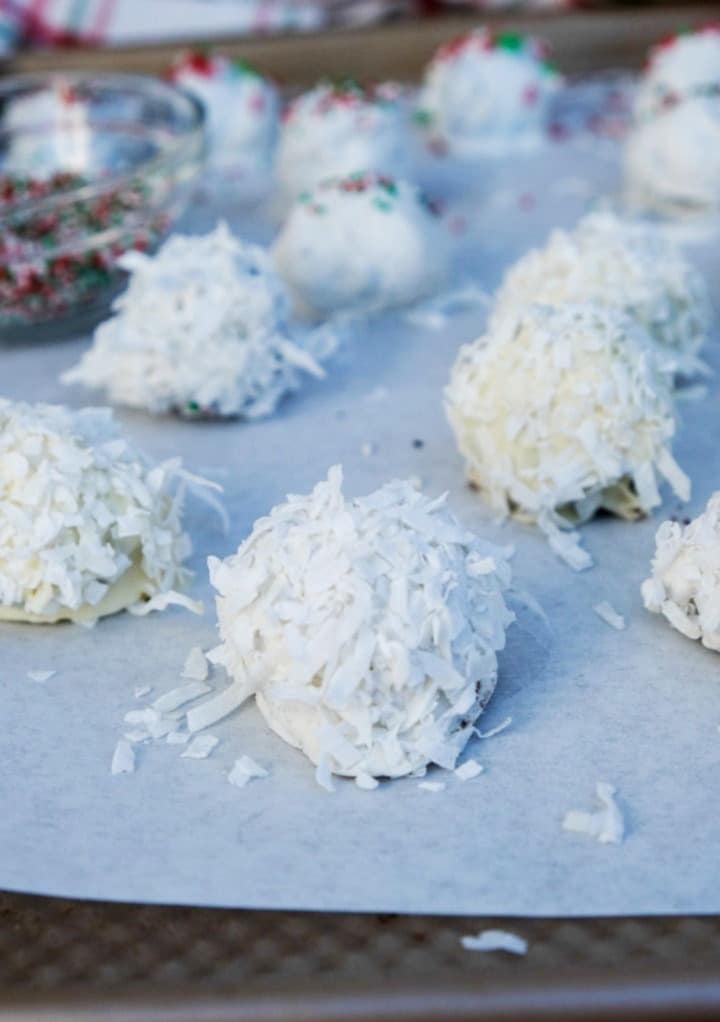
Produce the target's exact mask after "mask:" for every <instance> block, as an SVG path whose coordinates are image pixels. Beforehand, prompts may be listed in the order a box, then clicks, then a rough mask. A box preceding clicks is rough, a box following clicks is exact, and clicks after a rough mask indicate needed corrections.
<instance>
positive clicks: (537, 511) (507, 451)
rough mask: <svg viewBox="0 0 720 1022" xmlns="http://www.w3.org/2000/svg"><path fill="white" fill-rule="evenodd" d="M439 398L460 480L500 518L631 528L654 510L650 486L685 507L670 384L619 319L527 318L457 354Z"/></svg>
mask: <svg viewBox="0 0 720 1022" xmlns="http://www.w3.org/2000/svg"><path fill="white" fill-rule="evenodd" d="M445 396H446V408H447V414H448V418H449V420H450V423H451V425H452V427H453V429H454V431H455V435H456V438H457V442H458V445H459V448H460V451H461V453H462V454H463V456H464V458H465V460H466V463H467V473H468V477H469V479H470V480H471V481H472V482H473V483H475V484H476V485H477V486H478V487H479V488H480V490H481V491H482V493H483V496H484V497H485V498H486V499H487V500H488V501H489V502H490V504H491V505H492V506H493V507H495V508H497V509H499V510H501V511H503V512H505V511H508V510H509V511H514V512H517V513H519V514H520V515H521V516H522V517H524V518H526V519H528V520H531V521H533V520H534V521H538V522H539V523H540V524H541V525H542V524H546V523H550V524H554V525H560V526H562V524H563V518H564V519H565V520H566V521H585V520H587V519H588V518H590V517H591V516H592V515H593V514H594V513H595V512H596V511H597V510H598V509H599V508H601V507H603V508H606V509H607V510H609V511H613V512H615V513H617V514H621V515H623V516H624V517H628V518H632V517H637V516H638V515H640V514H643V513H646V512H648V511H650V510H651V509H652V508H653V507H655V506H656V505H657V504H659V503H660V494H659V492H658V486H657V483H658V477H665V478H666V479H667V480H668V481H669V482H670V483H671V485H672V487H673V489H674V490H675V492H676V493H677V494H678V495H679V496H681V497H682V498H683V499H687V498H688V496H689V482H688V480H687V477H686V476H685V475H684V474H683V473H682V472H681V471H680V469H679V468H678V466H677V465H676V463H675V461H674V459H673V457H672V454H671V453H670V446H669V445H670V442H671V440H672V437H673V434H674V432H675V416H674V409H673V402H672V396H671V393H670V390H669V384H668V380H667V378H666V376H665V375H664V374H662V373H661V372H660V371H659V369H658V368H657V365H656V360H655V358H654V357H653V353H652V350H651V343H650V341H649V339H648V338H647V335H646V333H645V332H644V331H643V330H642V328H641V327H640V326H639V325H638V324H637V323H636V322H635V321H634V320H631V319H629V318H627V317H626V316H624V315H623V314H622V313H621V312H619V311H618V310H616V309H612V308H608V307H607V306H600V305H590V304H588V305H578V306H571V305H567V306H559V307H550V306H539V305H537V306H528V307H527V308H526V309H525V310H523V311H522V312H521V313H520V314H519V315H518V316H517V317H516V318H515V319H512V318H509V317H508V318H506V319H504V320H502V321H501V322H500V323H498V324H497V325H496V326H495V327H494V329H493V331H492V332H491V333H490V334H489V335H487V336H485V337H481V338H480V339H479V340H477V341H475V342H474V343H472V344H468V345H466V346H465V347H463V348H462V349H461V350H460V354H459V356H458V358H457V361H456V362H455V365H454V367H453V370H452V375H451V379H450V384H449V386H448V388H447V390H446V394H445ZM557 512H560V513H561V515H562V518H561V517H559V516H558V515H557Z"/></svg>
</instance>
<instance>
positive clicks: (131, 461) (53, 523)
mask: <svg viewBox="0 0 720 1022" xmlns="http://www.w3.org/2000/svg"><path fill="white" fill-rule="evenodd" d="M187 478H190V477H187ZM187 478H186V473H184V472H183V469H182V468H181V466H180V461H179V459H176V460H171V461H166V462H163V463H161V464H159V465H155V466H153V465H151V464H150V463H149V462H148V461H147V460H146V459H145V458H144V457H143V456H142V455H141V454H140V453H139V452H137V451H136V450H134V448H133V447H132V446H131V445H130V444H129V443H128V441H127V440H126V439H125V438H124V437H123V435H122V433H121V432H120V430H119V428H118V426H117V424H116V423H115V421H114V420H113V418H112V415H111V413H110V412H109V411H108V410H106V409H98V408H87V409H83V410H81V411H71V410H69V409H67V408H63V407H61V406H55V405H28V404H23V403H15V402H12V401H7V400H0V618H5V619H11V620H23V621H48V622H51V621H56V620H62V619H71V620H80V621H92V620H94V619H96V618H97V617H99V616H102V615H103V614H107V613H113V612H114V611H117V610H121V609H124V608H129V609H130V610H136V611H139V612H141V613H142V612H144V611H145V610H147V609H148V606H150V607H152V606H153V599H155V600H158V599H161V601H162V602H163V603H164V604H168V603H180V604H182V605H184V606H187V607H188V608H189V609H197V604H196V603H195V601H192V600H189V599H188V597H186V596H183V595H182V594H180V593H177V592H176V591H175V590H176V587H181V586H183V585H184V584H185V583H186V582H187V580H188V578H189V572H188V571H187V570H186V569H185V568H184V567H183V561H184V560H185V558H186V557H187V556H188V554H189V553H190V541H189V539H188V537H187V535H186V534H185V533H184V532H183V531H182V528H181V513H182V505H183V499H184V492H185V489H186V485H187ZM193 484H194V482H193V483H191V485H193ZM148 600H149V602H144V601H148ZM155 605H157V604H155Z"/></svg>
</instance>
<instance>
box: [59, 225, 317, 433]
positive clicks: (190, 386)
mask: <svg viewBox="0 0 720 1022" xmlns="http://www.w3.org/2000/svg"><path fill="white" fill-rule="evenodd" d="M120 265H121V266H122V267H123V268H124V269H126V270H128V271H129V273H130V281H129V284H128V288H127V290H126V291H125V293H124V294H123V295H121V296H120V297H119V298H118V299H117V301H116V302H115V306H114V310H115V315H114V316H113V317H112V318H111V319H109V320H107V321H106V322H105V323H102V324H101V325H100V326H99V327H98V328H97V330H96V331H95V339H94V343H93V346H92V348H90V350H89V351H87V352H86V353H85V354H84V355H83V357H82V358H81V359H80V362H79V363H78V365H77V366H75V367H74V368H72V369H71V370H69V371H68V372H66V373H65V374H64V375H63V377H62V379H63V382H64V383H81V384H84V385H85V386H86V387H95V388H100V389H101V390H103V391H104V392H105V394H106V396H107V398H108V400H109V401H110V402H112V403H113V404H118V405H127V406H129V407H132V408H145V409H147V410H148V411H151V412H154V413H164V412H168V411H173V412H177V413H179V414H181V415H184V416H187V417H190V418H196V417H200V418H228V417H237V416H241V417H243V418H247V419H251V418H257V417H259V416H263V415H268V414H270V413H271V412H272V411H274V409H275V407H276V405H277V403H278V402H279V400H280V399H281V398H282V397H283V396H284V395H285V394H287V393H289V392H291V391H293V390H295V389H297V387H298V386H299V385H300V379H301V374H302V373H303V372H309V373H311V374H313V375H315V376H323V375H324V372H323V370H322V368H321V366H320V364H319V361H318V359H320V358H325V357H327V356H328V355H329V354H330V353H331V352H332V350H333V347H334V343H335V338H334V335H333V334H332V333H331V332H330V331H329V330H316V331H308V330H304V331H299V330H295V331H294V332H293V331H292V330H291V327H290V325H289V309H290V300H289V296H288V293H287V290H286V288H285V286H284V284H283V282H282V281H281V280H280V278H279V277H278V276H277V274H276V273H275V271H274V270H273V269H272V267H271V265H270V263H269V259H268V256H267V253H266V252H265V251H264V250H263V249H260V248H258V247H257V246H255V245H248V244H245V243H243V242H241V241H239V240H238V239H237V238H235V237H234V236H233V235H232V234H231V233H230V231H229V230H228V228H227V226H226V225H225V224H222V223H221V224H220V225H219V226H218V227H217V228H216V229H215V230H214V231H211V232H210V233H209V234H206V235H203V236H201V237H189V236H184V235H179V234H177V235H173V236H172V237H171V238H169V239H168V241H166V242H165V244H164V245H163V246H162V247H161V248H160V250H159V251H158V253H157V254H156V255H155V256H149V255H145V254H143V253H138V252H133V253H129V254H127V255H125V256H123V257H122V258H121V260H120Z"/></svg>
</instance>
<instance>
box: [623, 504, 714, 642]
mask: <svg viewBox="0 0 720 1022" xmlns="http://www.w3.org/2000/svg"><path fill="white" fill-rule="evenodd" d="M642 597H643V602H644V603H645V606H646V608H647V609H648V610H649V611H652V612H653V613H654V614H662V615H663V616H664V617H665V618H666V619H667V620H668V621H669V622H670V624H671V625H672V626H673V628H677V630H678V631H679V632H682V634H683V635H686V636H687V637H688V638H689V639H699V640H700V642H701V643H702V644H703V646H706V647H707V648H708V649H714V650H716V651H718V652H720V493H714V494H713V495H712V497H711V498H710V500H709V501H708V504H707V507H706V508H705V510H704V511H703V512H702V514H700V515H698V517H697V518H695V519H693V521H691V522H690V523H689V524H688V525H685V526H683V525H681V524H680V523H679V522H673V521H668V522H663V524H662V525H661V526H660V528H659V529H658V532H657V535H656V537H655V556H654V558H653V561H652V575H651V576H650V578H648V579H646V580H645V582H643V584H642Z"/></svg>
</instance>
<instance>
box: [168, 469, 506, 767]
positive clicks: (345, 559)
mask: <svg viewBox="0 0 720 1022" xmlns="http://www.w3.org/2000/svg"><path fill="white" fill-rule="evenodd" d="M209 567H210V578H211V581H212V584H213V585H214V587H215V588H216V589H217V591H218V593H219V596H218V599H217V610H218V621H219V628H220V635H221V637H222V640H223V642H222V644H221V645H220V646H219V647H218V649H217V650H214V651H213V652H212V654H211V659H212V660H213V662H217V663H219V664H221V665H222V666H224V667H225V668H226V670H227V671H228V673H229V674H230V675H231V676H232V677H234V678H235V679H236V682H235V688H234V690H233V689H231V690H228V691H227V692H226V693H223V694H222V696H221V697H219V698H220V699H221V700H223V702H222V704H221V707H220V708H221V711H222V712H223V713H225V712H230V710H231V709H233V708H234V707H235V706H237V705H239V704H240V703H241V702H242V701H243V699H244V698H246V697H247V695H249V694H252V693H254V694H255V696H256V700H257V705H258V707H259V709H260V711H261V712H262V714H263V715H264V717H265V719H266V720H267V722H268V724H269V725H270V727H271V728H273V729H274V730H275V731H276V732H277V733H278V734H279V735H280V737H282V738H284V739H285V740H286V741H288V742H289V743H290V744H292V745H295V746H297V747H299V748H300V749H302V750H303V751H304V752H305V753H306V755H307V756H308V757H309V758H310V759H311V760H312V761H313V762H314V763H315V764H316V765H317V766H318V770H319V776H324V774H326V773H327V774H329V773H336V774H341V775H345V776H353V777H354V776H357V775H358V774H360V773H365V774H369V775H370V776H374V777H383V776H387V777H398V776H402V775H405V774H408V773H411V772H412V771H413V770H415V769H416V768H418V767H420V766H423V765H425V764H426V763H430V762H432V763H436V764H437V765H439V766H442V767H445V768H448V769H453V768H454V766H455V762H456V760H457V757H458V755H459V753H460V752H461V750H462V749H463V747H464V746H465V744H466V743H467V740H468V738H469V737H470V735H471V733H472V727H471V726H468V725H472V724H473V723H474V722H475V720H476V719H477V717H478V716H479V714H480V712H481V710H482V709H483V708H484V706H485V704H486V703H487V701H488V700H489V698H490V696H491V695H492V692H493V690H494V687H495V683H496V679H497V652H498V651H499V650H501V649H502V648H503V646H504V643H505V631H506V628H507V627H508V625H509V624H510V623H511V621H512V620H513V619H514V618H513V615H512V613H511V612H510V611H509V610H508V608H507V606H506V604H505V600H504V597H503V591H504V590H505V589H506V588H507V586H508V585H509V583H510V575H511V573H510V567H509V564H508V562H507V560H506V556H505V553H504V551H503V550H502V549H500V548H498V547H495V546H492V545H491V544H489V543H487V542H485V541H483V540H481V539H478V538H477V537H475V536H473V535H472V534H471V533H469V532H467V530H465V529H464V528H462V526H461V525H460V524H459V523H458V522H457V521H456V520H455V519H454V518H453V517H452V516H451V515H450V514H449V513H448V511H447V510H446V508H445V497H440V498H435V499H431V498H428V497H426V496H425V495H423V494H422V493H419V492H418V491H417V490H415V489H413V488H412V487H411V486H409V485H407V484H406V483H401V482H394V483H390V484H389V485H387V486H384V487H383V488H382V489H380V490H377V491H376V492H375V493H372V494H370V495H369V496H367V497H362V498H358V499H355V500H350V501H348V500H346V499H345V497H344V496H343V493H342V472H341V470H340V469H339V468H335V469H332V470H331V471H330V473H329V476H328V478H327V480H326V481H324V482H321V483H319V484H318V486H316V488H315V490H314V491H313V492H312V493H311V494H310V495H309V496H302V497H301V496H291V497H289V498H288V501H287V503H285V504H282V505H280V506H278V507H276V508H275V509H274V510H273V511H272V512H271V514H270V515H269V517H267V518H263V519H260V520H259V521H258V522H256V524H255V527H254V529H253V532H252V534H251V535H250V537H249V538H248V539H247V540H246V541H245V542H244V543H243V544H242V545H241V547H240V548H239V550H238V552H237V554H236V555H234V556H232V557H229V558H228V559H227V560H225V561H219V560H217V559H215V558H211V559H210V562H209ZM224 700H227V706H225V703H224ZM200 710H202V707H201V708H200ZM211 716H212V714H211ZM188 724H189V727H190V730H196V729H197V727H198V722H197V720H195V719H194V718H193V716H192V713H189V714H188ZM200 726H206V725H205V724H204V723H201V725H200Z"/></svg>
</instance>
